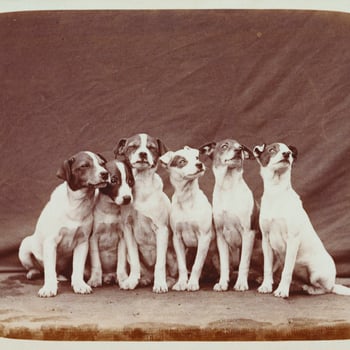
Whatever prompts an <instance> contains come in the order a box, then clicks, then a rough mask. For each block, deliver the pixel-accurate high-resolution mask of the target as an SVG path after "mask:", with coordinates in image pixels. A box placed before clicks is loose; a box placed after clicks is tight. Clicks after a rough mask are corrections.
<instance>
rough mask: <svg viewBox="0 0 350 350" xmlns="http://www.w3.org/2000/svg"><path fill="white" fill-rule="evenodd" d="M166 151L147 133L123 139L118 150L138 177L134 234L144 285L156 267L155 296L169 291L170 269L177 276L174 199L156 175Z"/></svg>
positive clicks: (141, 281) (136, 180)
mask: <svg viewBox="0 0 350 350" xmlns="http://www.w3.org/2000/svg"><path fill="white" fill-rule="evenodd" d="M165 151H166V148H165V146H164V144H163V142H162V141H161V140H159V139H156V138H154V137H151V136H149V135H147V134H137V135H134V136H132V137H130V138H124V139H121V140H120V141H119V142H118V144H117V146H116V148H115V155H116V157H119V156H124V157H125V158H126V160H127V161H128V163H129V164H130V165H131V167H132V169H133V174H134V177H135V186H134V191H133V192H134V202H133V208H134V209H135V212H134V220H133V231H134V236H135V240H136V242H137V244H138V248H139V252H140V259H142V262H143V265H142V266H143V267H144V268H142V267H141V268H142V269H141V280H140V283H142V284H144V285H146V284H147V283H148V282H149V281H148V280H147V279H148V277H149V275H150V276H152V278H153V273H148V275H147V276H146V273H147V269H153V268H154V284H153V291H154V292H155V293H164V292H167V291H168V285H167V272H166V268H167V267H168V269H169V275H170V276H175V275H176V273H177V265H176V258H175V256H173V254H171V252H170V251H169V250H168V239H169V212H170V200H169V198H168V197H167V195H166V194H165V193H164V192H163V182H162V179H161V178H160V176H159V175H158V174H157V173H156V169H157V164H158V159H159V157H160V156H161V155H162V154H164V152H165Z"/></svg>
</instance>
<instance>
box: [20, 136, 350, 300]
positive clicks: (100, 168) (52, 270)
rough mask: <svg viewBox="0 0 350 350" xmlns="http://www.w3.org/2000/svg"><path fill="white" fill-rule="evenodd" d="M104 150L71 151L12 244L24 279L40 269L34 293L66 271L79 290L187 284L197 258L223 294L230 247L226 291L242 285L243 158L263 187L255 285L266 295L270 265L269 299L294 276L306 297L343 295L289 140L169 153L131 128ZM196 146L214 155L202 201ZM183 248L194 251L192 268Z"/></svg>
mask: <svg viewBox="0 0 350 350" xmlns="http://www.w3.org/2000/svg"><path fill="white" fill-rule="evenodd" d="M114 153H115V159H114V160H110V161H106V160H105V159H104V158H103V156H101V155H99V154H95V153H92V152H87V151H83V152H79V153H77V154H75V155H74V156H73V157H71V158H69V159H67V160H65V161H64V162H63V164H62V165H61V167H60V168H59V170H58V172H57V176H58V177H59V178H61V179H62V180H64V182H63V183H61V184H60V185H59V186H58V187H56V189H55V190H54V191H53V192H52V194H51V197H50V200H49V201H48V203H47V204H46V206H45V207H44V209H43V210H42V212H41V214H40V216H39V219H38V222H37V224H36V228H35V231H34V233H33V234H32V235H31V236H28V237H25V238H24V239H23V241H22V243H21V245H20V248H19V259H20V261H21V263H22V264H23V266H24V267H25V268H26V270H27V271H28V272H27V278H28V279H33V278H36V277H39V276H42V273H43V272H44V285H43V287H42V288H41V289H40V290H39V292H38V294H39V296H40V297H51V296H55V295H56V294H57V289H58V280H59V279H60V273H62V271H67V268H68V269H70V271H71V285H72V288H73V290H74V292H75V293H80V294H87V293H91V292H92V288H93V287H98V286H101V285H102V284H110V283H114V282H115V283H118V285H119V287H120V288H121V289H129V290H130V289H134V288H136V287H137V286H147V285H150V284H152V283H153V291H154V292H155V293H164V292H167V291H168V288H172V289H173V290H175V291H185V290H187V291H197V290H199V288H200V287H199V281H200V277H201V274H202V270H203V266H204V264H205V261H206V259H211V261H212V263H213V265H214V266H215V267H216V268H217V270H218V275H219V276H220V277H219V280H218V282H217V283H216V284H215V285H214V288H213V289H214V290H215V291H226V290H227V289H228V287H229V282H230V276H231V275H232V261H233V260H234V259H233V256H234V255H235V254H236V255H237V252H240V255H239V264H238V275H237V278H236V281H235V283H234V290H236V291H246V290H248V288H249V287H248V274H249V270H250V262H251V258H252V252H253V247H254V240H255V236H256V232H257V230H256V229H255V228H254V227H252V217H253V214H254V211H255V210H256V206H255V201H254V197H253V194H252V192H251V190H250V189H249V187H248V185H247V183H246V182H245V180H244V178H243V164H244V161H245V160H247V159H254V160H257V162H258V163H259V165H260V174H261V177H262V180H263V186H264V189H263V195H262V198H261V203H260V208H259V209H260V211H259V213H258V215H259V225H258V227H259V230H260V231H261V234H262V241H261V247H262V252H263V254H262V255H263V276H262V279H261V280H262V283H261V285H260V287H259V288H258V291H259V292H260V293H271V292H272V291H273V283H274V279H273V272H275V271H276V270H280V271H281V275H280V278H279V284H278V287H277V288H276V289H275V290H274V295H275V296H277V297H282V298H286V297H288V296H289V292H290V286H291V282H292V277H293V282H295V284H296V285H298V286H299V287H300V288H301V289H302V290H304V291H305V292H307V293H308V294H323V293H330V292H332V293H335V294H341V295H350V288H348V287H345V286H342V285H339V284H336V282H335V278H336V269H335V264H334V261H333V259H332V257H331V256H330V255H329V254H328V253H327V251H326V249H325V248H324V246H323V244H322V242H321V240H320V239H319V237H318V235H317V233H316V232H315V230H314V228H313V226H312V224H311V222H310V220H309V217H308V215H307V213H306V212H305V210H304V209H303V206H302V202H301V200H300V198H299V196H298V195H297V193H296V192H295V191H294V189H293V188H292V184H291V169H292V164H293V162H294V161H295V159H296V158H297V149H296V148H295V147H293V146H287V145H285V144H283V143H272V144H269V145H266V144H263V145H259V146H255V147H254V149H253V150H250V149H249V148H248V147H246V146H244V145H242V144H240V143H239V142H237V141H235V140H233V139H225V140H222V141H220V142H211V143H208V144H206V145H203V146H202V147H200V148H199V149H194V148H191V147H188V146H185V147H184V148H182V149H180V150H177V151H169V150H167V149H166V147H165V145H164V144H163V142H162V141H161V140H160V139H157V138H154V137H151V136H149V135H147V134H137V135H134V136H132V137H129V138H123V139H121V140H120V141H119V142H118V144H117V145H116V147H115V150H114ZM200 155H205V156H206V157H207V158H208V159H211V161H212V170H213V173H214V177H215V183H214V188H213V196H212V204H211V203H210V202H209V200H208V198H207V196H206V195H205V194H204V192H203V191H202V190H201V188H200V186H199V182H198V179H199V178H200V177H201V176H202V175H203V174H204V172H205V171H206V167H205V165H204V163H203V162H202V161H201V160H200ZM158 164H161V165H162V166H163V167H164V168H165V169H166V170H167V172H168V174H169V179H170V183H171V185H172V186H173V189H174V193H173V196H172V199H171V201H170V200H169V198H168V196H167V195H166V194H165V193H164V192H163V182H162V179H161V177H160V176H159V175H158V173H157V172H156V171H157V166H158ZM188 248H192V250H195V257H194V261H193V264H192V267H189V266H188V265H189V264H188V261H187V255H186V253H187V251H188ZM88 257H89V259H88ZM87 271H88V276H87V277H86V274H87ZM260 282H261V281H260Z"/></svg>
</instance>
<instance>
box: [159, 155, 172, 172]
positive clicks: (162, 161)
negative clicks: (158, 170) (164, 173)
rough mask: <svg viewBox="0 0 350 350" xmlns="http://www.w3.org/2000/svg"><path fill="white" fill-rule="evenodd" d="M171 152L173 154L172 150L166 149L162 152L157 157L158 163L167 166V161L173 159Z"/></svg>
mask: <svg viewBox="0 0 350 350" xmlns="http://www.w3.org/2000/svg"><path fill="white" fill-rule="evenodd" d="M173 154H174V152H172V151H168V152H166V153H164V154H163V155H162V156H161V157H159V162H160V164H161V165H162V166H163V167H165V168H167V167H168V165H169V163H170V162H171V160H172V159H173Z"/></svg>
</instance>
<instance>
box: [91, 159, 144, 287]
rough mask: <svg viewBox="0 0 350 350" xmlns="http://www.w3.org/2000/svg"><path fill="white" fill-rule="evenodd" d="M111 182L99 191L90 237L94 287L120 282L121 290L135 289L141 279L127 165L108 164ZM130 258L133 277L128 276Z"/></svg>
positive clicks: (132, 182)
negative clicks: (132, 222)
mask: <svg viewBox="0 0 350 350" xmlns="http://www.w3.org/2000/svg"><path fill="white" fill-rule="evenodd" d="M105 167H106V169H107V170H108V172H109V174H110V178H111V181H110V182H108V185H107V186H106V187H104V188H101V189H100V190H99V194H98V196H97V199H96V204H95V207H94V224H93V230H92V234H91V237H90V249H89V251H90V259H91V275H90V279H89V280H88V284H89V285H90V286H91V287H98V286H102V283H105V284H111V283H113V282H116V279H117V281H118V284H119V287H120V288H121V289H134V288H135V287H136V286H137V284H138V282H139V279H140V260H139V255H138V249H137V244H136V241H135V239H134V235H133V232H132V228H131V223H130V222H131V221H132V219H131V218H132V215H133V209H132V201H133V195H132V188H133V186H134V182H135V180H134V176H133V174H132V170H131V168H130V166H129V165H128V164H127V163H126V162H121V161H118V160H111V161H109V162H107V163H106V165H105ZM127 255H128V257H129V263H130V274H129V275H128V273H127Z"/></svg>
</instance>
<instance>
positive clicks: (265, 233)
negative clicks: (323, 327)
mask: <svg viewBox="0 0 350 350" xmlns="http://www.w3.org/2000/svg"><path fill="white" fill-rule="evenodd" d="M254 155H255V157H256V159H257V161H258V163H259V164H260V174H261V177H262V179H263V184H264V192H263V196H262V198H261V208H260V217H259V223H260V228H261V232H262V248H263V255H264V279H263V283H262V284H261V286H260V287H259V289H258V291H259V292H260V293H271V292H272V287H273V282H274V281H273V260H274V258H275V259H277V260H278V261H279V262H280V264H281V266H283V270H282V275H281V280H280V283H279V285H278V287H277V289H276V290H275V291H274V295H275V296H276V297H280V298H287V297H288V296H289V289H290V285H291V282H292V278H293V277H294V279H295V282H297V283H298V284H300V282H301V283H302V288H303V290H304V291H306V292H307V293H309V294H324V293H335V294H339V295H350V288H348V287H345V286H342V285H340V284H336V283H335V278H336V268H335V263H334V261H333V259H332V257H331V256H330V255H329V254H328V252H327V251H326V249H325V247H324V245H323V243H322V241H321V240H320V238H319V237H318V235H317V233H316V231H315V229H314V227H313V226H312V224H311V221H310V219H309V216H308V215H307V213H306V211H305V209H304V208H303V204H302V201H301V200H300V198H299V196H298V194H297V193H296V192H295V191H294V189H293V187H292V183H291V174H292V165H293V164H294V161H295V159H296V158H297V155H298V151H297V149H296V148H295V147H293V146H287V145H286V144H284V143H277V142H276V143H272V144H270V145H266V144H263V145H261V146H255V148H254Z"/></svg>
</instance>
